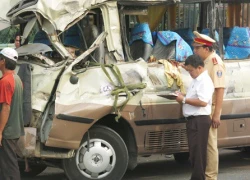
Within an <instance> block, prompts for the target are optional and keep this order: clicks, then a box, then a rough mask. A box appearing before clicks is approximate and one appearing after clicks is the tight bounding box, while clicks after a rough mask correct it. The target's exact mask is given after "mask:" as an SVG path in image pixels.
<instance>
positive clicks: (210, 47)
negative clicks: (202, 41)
mask: <svg viewBox="0 0 250 180" xmlns="http://www.w3.org/2000/svg"><path fill="white" fill-rule="evenodd" d="M202 47H203V48H208V50H209V51H210V52H213V50H214V47H213V46H206V45H204V46H202Z"/></svg>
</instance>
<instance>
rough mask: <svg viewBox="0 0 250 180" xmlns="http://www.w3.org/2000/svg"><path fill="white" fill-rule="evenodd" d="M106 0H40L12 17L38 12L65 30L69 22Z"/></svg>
mask: <svg viewBox="0 0 250 180" xmlns="http://www.w3.org/2000/svg"><path fill="white" fill-rule="evenodd" d="M105 1H107V0H60V1H51V0H39V1H38V2H37V4H35V5H33V6H30V7H27V8H24V9H22V10H20V11H19V12H17V13H15V14H14V15H13V16H12V17H15V16H17V15H18V14H20V13H23V12H38V13H40V14H42V15H43V16H44V17H45V18H46V19H48V20H49V21H50V22H51V23H52V24H53V25H54V28H55V29H56V30H59V31H64V30H65V28H66V27H67V25H68V24H70V23H71V22H73V21H74V20H75V19H77V18H79V17H80V16H82V15H83V14H84V13H85V12H86V11H87V10H88V9H90V8H91V7H93V6H94V5H97V4H100V3H103V2H105Z"/></svg>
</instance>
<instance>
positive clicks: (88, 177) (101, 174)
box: [63, 126, 129, 180]
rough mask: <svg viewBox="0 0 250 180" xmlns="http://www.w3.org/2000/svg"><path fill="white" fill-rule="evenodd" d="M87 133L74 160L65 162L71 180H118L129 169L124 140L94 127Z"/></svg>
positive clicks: (109, 131) (107, 130)
mask: <svg viewBox="0 0 250 180" xmlns="http://www.w3.org/2000/svg"><path fill="white" fill-rule="evenodd" d="M87 139H88V133H86V134H85V136H84V137H83V140H82V142H81V144H80V147H79V149H78V150H77V151H76V153H75V155H74V157H73V158H70V159H64V160H63V168H64V171H65V174H66V175H67V176H68V178H69V179H70V180H92V179H98V180H119V179H122V177H123V175H124V173H125V171H126V170H127V166H128V159H129V156H128V150H127V147H126V145H125V143H124V141H123V139H122V138H121V137H120V136H119V135H118V134H117V133H116V132H115V131H113V130H112V129H110V128H108V127H104V126H94V127H93V128H91V129H90V130H89V151H88V150H87V148H88V141H87Z"/></svg>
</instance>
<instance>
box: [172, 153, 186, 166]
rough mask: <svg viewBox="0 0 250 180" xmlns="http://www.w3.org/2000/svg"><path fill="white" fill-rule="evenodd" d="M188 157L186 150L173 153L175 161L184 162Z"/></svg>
mask: <svg viewBox="0 0 250 180" xmlns="http://www.w3.org/2000/svg"><path fill="white" fill-rule="evenodd" d="M188 159H189V153H188V152H183V153H175V154H174V160H175V161H176V162H177V163H180V164H184V163H187V162H188Z"/></svg>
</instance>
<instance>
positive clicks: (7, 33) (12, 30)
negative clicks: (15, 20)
mask: <svg viewBox="0 0 250 180" xmlns="http://www.w3.org/2000/svg"><path fill="white" fill-rule="evenodd" d="M18 31H19V28H18V27H17V26H11V27H9V28H6V29H4V30H2V31H0V44H7V43H10V41H11V40H14V38H15V34H16V32H18Z"/></svg>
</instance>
